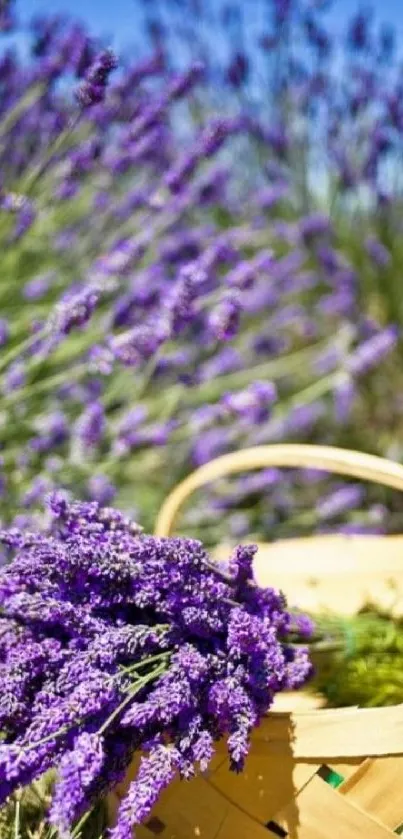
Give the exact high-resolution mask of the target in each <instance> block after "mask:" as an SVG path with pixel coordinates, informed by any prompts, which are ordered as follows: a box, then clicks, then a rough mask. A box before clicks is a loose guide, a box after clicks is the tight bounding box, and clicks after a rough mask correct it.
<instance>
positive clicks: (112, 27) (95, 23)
mask: <svg viewBox="0 0 403 839" xmlns="http://www.w3.org/2000/svg"><path fill="white" fill-rule="evenodd" d="M244 2H245V3H249V2H251V0H244ZM138 5H139V0H21V2H17V8H19V9H20V10H21V12H22V10H23V14H24V17H29V16H31V15H34V14H42V13H43V12H48V13H50V12H52V13H57V12H68V13H69V14H70V15H72V16H74V17H76V16H77V17H80V18H81V19H83V20H85V21H87V23H89V24H90V26H91V29H92V31H93V32H94V34H98V35H102V36H107V37H108V40H109V41H110V43H111V44H113V45H114V46H115V47H118V48H122V47H125V46H129V45H130V44H132V43H133V42H134V40H135V38H134V33H135V29H136V23H137V20H138V15H137V13H136V6H137V8H138ZM358 5H361V6H362V5H365V6H368V5H371V6H372V7H373V8H374V10H375V12H376V16H377V18H378V19H379V20H382V21H385V22H387V23H391V24H393V25H394V26H395V27H396V29H397V30H398V31H399V34H400V35H401V36H403V0H372V2H371V0H369V2H367V0H365V2H364V3H360V2H359V0H335V2H334V10H333V11H332V22H333V23H334V27H335V28H337V29H338V28H339V27H342V26H343V25H344V24H345V22H346V19H347V18H348V17H349V15H350V14H351V11H352V10H353V9H355V8H356V7H357V6H358Z"/></svg>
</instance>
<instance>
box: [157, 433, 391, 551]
mask: <svg viewBox="0 0 403 839" xmlns="http://www.w3.org/2000/svg"><path fill="white" fill-rule="evenodd" d="M268 466H288V467H293V468H295V467H312V468H316V469H323V470H325V471H327V472H334V473H336V474H338V475H349V477H352V478H361V479H362V480H367V481H374V482H375V483H378V484H383V485H384V486H387V487H392V488H393V489H399V490H401V491H402V492H403V466H401V465H400V464H399V463H394V462H393V461H391V460H385V459H384V458H382V457H376V456H375V455H372V454H363V453H362V452H356V451H350V450H349V449H337V448H333V447H332V446H309V445H300V444H297V443H280V444H278V445H272V446H254V447H253V448H251V449H243V450H241V451H239V452H232V453H231V454H225V455H222V457H217V458H215V459H214V460H211V461H210V462H209V463H205V464H204V465H203V466H200V468H199V469H196V470H195V471H194V472H193V473H192V474H191V475H189V477H188V478H185V480H184V481H182V482H181V483H180V484H178V486H177V487H175V489H174V490H172V492H171V493H170V495H168V497H167V498H166V500H165V502H164V504H163V505H162V507H161V510H160V512H159V515H158V517H157V522H156V525H155V534H156V536H169V535H170V534H171V533H172V530H173V527H174V524H175V521H176V517H177V515H178V512H179V510H180V508H181V507H182V504H183V503H184V502H185V501H186V499H187V498H188V496H189V495H191V493H192V492H194V491H195V490H196V489H199V488H200V487H202V486H204V485H205V484H208V483H210V481H214V480H216V479H217V478H222V477H224V476H225V475H232V474H235V473H236V472H244V471H250V470H252V469H261V468H265V467H268Z"/></svg>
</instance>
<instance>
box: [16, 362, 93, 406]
mask: <svg viewBox="0 0 403 839" xmlns="http://www.w3.org/2000/svg"><path fill="white" fill-rule="evenodd" d="M87 373H88V366H87V365H86V364H77V366H76V367H75V368H74V367H73V368H70V369H69V370H68V371H66V370H62V372H60V373H55V375H54V376H49V378H48V379H40V380H39V381H38V382H33V384H31V385H27V386H26V387H24V388H21V389H20V390H16V391H13V392H12V393H9V394H7V395H5V396H4V397H3V402H4V403H5V404H6V405H13V404H14V403H15V402H17V403H21V402H22V401H25V400H26V399H30V397H31V396H38V395H39V394H40V393H46V391H47V390H52V389H53V388H55V387H57V386H58V385H62V384H65V382H66V374H67V377H68V380H69V382H71V380H72V378H73V377H74V381H77V380H78V379H80V378H82V377H84V376H85V375H86V374H87Z"/></svg>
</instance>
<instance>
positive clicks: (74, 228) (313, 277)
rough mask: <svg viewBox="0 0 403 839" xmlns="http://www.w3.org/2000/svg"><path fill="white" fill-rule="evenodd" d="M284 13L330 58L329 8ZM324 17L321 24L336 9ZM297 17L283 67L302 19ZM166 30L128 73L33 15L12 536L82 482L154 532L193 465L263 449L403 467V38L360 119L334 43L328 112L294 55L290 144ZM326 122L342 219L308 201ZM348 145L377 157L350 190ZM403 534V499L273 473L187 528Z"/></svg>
mask: <svg viewBox="0 0 403 839" xmlns="http://www.w3.org/2000/svg"><path fill="white" fill-rule="evenodd" d="M151 5H152V4H151V3H150V7H151ZM186 5H187V4H186V3H184V6H186ZM161 6H164V8H165V10H166V11H168V12H169V8H170V4H169V3H168V2H167V3H165V4H162V3H159V4H158V8H159V7H161ZM269 6H270V8H271V9H272V11H273V14H274V13H275V15H280V11H281V9H283V12H281V14H284V15H286V13H287V14H288V13H289V14H290V15H291V14H292V15H293V18H292V21H293V22H292V27H294V25H297V24H298V26H302V27H303V31H304V32H305V37H306V38H307V39H308V41H309V43H311V41H310V40H309V39H311V40H312V39H313V42H312V44H311V46H312V48H313V46H314V40H315V39H314V36H313V35H312V31H313V30H312V31H311V28H310V27H309V26H308V25H307V23H306V20H307V18H306V17H304V15H306V14H307V12H306V13H305V11H304V9H305V6H306V4H304V5H301V4H298V14H297V5H296V4H292V3H281V4H280V3H279V2H278V0H277V2H275V0H271V2H270V3H269ZM155 7H156V8H157V4H155ZM235 8H238V7H237V6H236V7H235ZM203 9H204V12H205V13H206V14H207V11H208V4H206V5H205V6H203ZM287 10H289V12H288V11H287ZM204 12H203V13H204ZM310 14H311V19H312V21H315V22H316V23H315V25H318V26H319V23H318V20H319V18H318V19H317V15H319V11H318V12H316V11H315V10H314V9H311V11H310ZM294 18H295V19H294ZM161 20H162V18H161ZM231 20H232V18H231ZM273 20H274V24H275V25H276V26H277V27H278V33H277V35H276V37H275V39H274V42H273V44H272V45H271V46H270V50H274V51H276V50H277V49H280V46H279V44H280V41H281V38H280V34H281V33H282V34H281V37H283V34H284V31H285V29H287V27H286V25H285V22H286V20H288V18H286V17H284V18H281V21H280V17H278V18H277V17H275V16H274V18H273ZM304 21H305V22H304ZM280 22H281V26H280ZM274 24H273V25H274ZM364 24H365V22H363V26H364V29H365V25H364ZM10 25H11V24H10ZM232 25H233V24H231V26H232ZM312 25H313V24H312ZM290 26H291V23H290ZM355 26H356V27H357V20H356V21H355ZM150 27H151V23H150V20H149V29H150ZM8 28H9V26H5V27H4V29H6V30H7V29H8ZM151 29H152V27H151ZM200 31H202V29H200ZM231 31H232V30H231ZM276 31H277V30H276ZM290 31H291V30H290ZM352 31H353V30H351V32H352ZM358 31H359V29H357V32H358ZM357 32H356V34H357ZM274 34H275V33H274ZM154 35H155V38H154V41H155V43H154V45H153V47H152V49H151V48H150V51H149V53H148V54H147V55H145V56H144V58H141V60H140V61H139V60H137V61H135V62H128V61H126V60H120V61H119V60H118V59H117V57H116V56H114V55H113V53H112V52H111V51H110V50H109V49H107V48H106V46H105V45H103V44H99V43H96V41H94V40H93V39H92V38H91V37H90V35H89V34H88V33H87V32H86V31H85V30H84V28H83V27H82V25H81V24H78V23H76V22H74V21H72V22H71V21H70V22H69V21H66V20H62V19H59V18H57V17H53V18H48V19H40V20H39V19H38V20H35V21H34V22H33V23H32V26H31V28H30V37H31V42H32V49H31V55H30V58H29V60H26V59H23V58H21V57H20V56H19V55H18V53H17V52H16V51H15V50H13V49H8V48H7V47H5V48H4V49H3V52H2V54H1V59H0V119H1V122H0V159H1V169H2V184H1V195H0V208H1V209H0V212H1V214H0V237H1V246H2V267H1V269H0V270H1V271H2V275H1V276H2V282H1V284H0V297H1V321H0V345H1V353H0V377H1V378H0V389H1V393H2V407H1V413H0V446H1V458H2V460H1V474H0V488H1V494H2V498H1V517H2V519H3V521H4V522H5V523H8V522H12V523H15V524H16V525H18V526H27V527H30V528H31V527H36V526H37V525H38V524H40V523H41V519H40V514H39V513H38V510H40V509H41V507H42V500H43V496H44V495H45V494H46V493H47V492H49V491H50V490H52V488H54V487H56V486H57V487H60V486H61V487H64V488H67V489H71V490H72V491H74V494H75V495H79V496H81V497H83V498H86V499H93V500H97V501H99V502H100V503H102V504H110V503H111V502H112V501H113V502H114V504H115V505H116V506H120V507H122V508H125V509H127V510H129V511H130V513H132V514H134V515H135V516H136V517H137V519H138V520H140V521H141V523H142V524H143V525H144V526H145V528H146V529H149V530H151V529H152V526H153V522H154V520H155V515H156V512H157V510H158V508H159V506H160V504H161V502H162V500H163V498H164V496H165V495H166V493H167V492H168V491H169V489H170V488H172V487H173V486H174V485H175V483H176V482H177V481H179V480H180V479H181V478H182V477H184V476H185V475H186V474H188V473H189V472H190V471H191V470H192V469H193V468H195V467H196V466H198V465H200V464H202V463H204V462H206V461H208V460H210V459H211V458H213V457H215V456H217V455H219V454H222V453H224V452H228V451H232V450H235V449H239V448H241V447H244V446H251V445H256V444H260V443H270V442H278V441H281V440H286V441H293V440H294V441H299V442H312V441H314V442H322V443H326V444H336V445H342V446H350V447H354V448H358V449H363V450H368V451H372V452H375V453H380V454H385V455H389V456H392V457H395V458H397V459H401V457H402V455H403V452H402V450H401V446H400V444H399V443H398V441H399V431H400V415H401V407H402V402H401V397H400V396H399V387H400V381H401V376H400V369H399V368H400V365H399V360H400V354H399V347H398V344H399V332H400V323H401V311H402V309H401V305H402V304H401V295H400V291H399V281H400V275H399V267H400V261H401V256H402V255H403V253H401V251H403V248H402V245H401V235H400V233H401V227H402V221H401V214H400V198H399V185H398V183H395V184H393V189H392V186H391V187H390V190H389V193H388V194H387V190H386V186H387V181H386V180H384V178H383V174H382V173H383V171H384V167H386V168H388V167H389V168H392V169H393V164H394V163H395V161H396V160H397V155H398V153H399V149H400V143H401V139H402V131H403V121H401V120H400V116H399V118H397V116H396V113H397V112H396V113H395V111H393V108H392V106H390V107H389V106H387V105H386V103H387V101H389V99H388V97H389V98H390V96H391V95H392V92H393V94H394V95H395V96H396V97H397V99H399V95H398V91H399V89H400V88H399V84H401V82H402V80H403V77H401V68H400V65H399V62H398V60H397V58H396V61H394V59H393V56H394V52H393V49H392V45H390V50H389V52H388V60H386V58H385V55H384V54H383V53H382V55H381V54H380V52H379V50H378V48H377V50H374V51H373V50H372V46H371V48H369V46H368V44H367V43H366V41H365V38H364V36H362V37H361V35H360V38H361V39H362V38H364V41H365V44H364V45H363V46H360V45H359V44H358V42H357V43H356V42H354V43H353V40H352V35H351V33H350V36H349V38H350V41H349V46H348V61H349V62H350V64H351V67H350V65H349V67H350V70H349V75H348V76H347V74H345V75H343V84H341V85H340V91H339V92H340V93H341V92H342V91H341V88H343V96H344V100H343V102H344V104H343V110H341V111H340V110H337V107H338V106H337V102H335V101H333V98H332V97H333V95H334V96H337V95H338V91H337V90H336V89H334V88H333V86H332V72H334V64H333V63H332V62H331V61H330V59H329V60H328V53H327V51H326V50H322V49H321V48H319V47H318V48H317V49H316V48H315V49H316V52H315V50H314V51H313V54H312V62H313V65H314V66H315V67H316V74H317V75H318V74H322V75H323V77H324V83H323V86H321V85H319V84H318V92H317V95H316V94H315V95H314V94H313V92H312V84H313V76H309V78H308V77H306V76H305V74H303V73H302V74H301V73H299V72H297V70H296V69H295V71H293V73H291V68H290V67H289V65H288V64H286V67H287V68H288V69H287V74H286V81H287V87H286V91H287V97H288V96H290V97H292V109H290V111H288V110H287V113H290V114H291V116H290V120H289V123H287V126H286V127H285V126H282V127H281V130H280V127H279V126H278V125H276V122H275V121H274V120H272V119H270V128H268V125H269V123H268V121H267V114H264V119H263V117H262V118H261V114H262V113H263V109H261V108H259V109H257V111H256V109H255V110H254V111H253V109H251V108H250V107H249V106H248V107H247V103H246V104H245V102H244V101H243V97H238V98H236V97H234V99H233V101H232V100H231V106H229V107H228V109H226V108H224V107H223V108H220V110H217V109H215V107H214V101H213V99H212V98H211V78H212V77H211V72H212V66H211V62H210V58H211V57H210V56H207V59H208V60H207V61H206V60H205V58H206V57H205V56H202V55H201V56H200V60H199V58H198V60H197V61H193V62H192V63H188V64H187V65H186V67H185V68H184V69H179V68H175V67H174V66H173V64H172V61H171V58H170V52H169V48H170V41H169V32H167V34H166V36H165V35H164V36H163V33H162V32H160V33H157V32H155V33H154ZM157 35H158V37H157ZM315 37H316V36H315ZM357 38H358V36H357ZM357 38H356V39H355V40H356V41H357ZM276 39H277V40H276ZM358 40H359V39H358ZM235 43H236V41H234V44H235ZM281 43H282V41H281ZM264 49H266V50H269V47H268V45H267V44H266V47H264ZM329 49H330V48H329ZM385 49H386V47H385ZM270 50H269V51H270ZM384 52H385V50H384ZM270 54H273V55H274V53H270ZM281 54H283V50H282V48H281ZM289 58H290V56H289ZM289 58H287V62H288V60H289ZM201 59H203V61H202V60H201ZM242 66H244V75H245V84H246V77H247V76H248V70H247V68H248V67H249V64H248V61H247V60H246V58H245V60H241V58H240V57H239V59H238V71H239V75H242ZM354 68H356V71H357V75H356V76H355V70H354V72H353V69H354ZM364 69H365V72H366V73H368V74H372V75H371V78H373V87H371V88H370V90H371V92H370V94H369V99H365V97H364V98H363V97H361V98H360V99H359V103H358V104H357V106H356V108H355V109H354V108H353V107H352V100H351V96H352V88H351V89H350V87H349V85H353V81H352V80H353V79H355V78H356V79H357V85H358V86H360V85H361V84H364V82H363V78H364V77H363V76H362V74H363V73H364ZM312 72H313V69H312ZM360 74H361V75H360ZM399 74H400V75H399ZM389 76H390V78H391V79H392V78H393V80H394V81H393V83H392V82H390V83H389V81H388V79H389ZM281 79H282V76H281ZM325 82H326V83H325ZM344 82H345V83H346V85H347V87H345V86H344ZM225 83H226V84H227V85H228V84H230V85H232V87H235V88H236V89H237V90H238V91H239V90H240V89H242V87H243V81H242V83H241V82H240V83H239V84H238V83H237V84H234V78H232V77H228V78H227V79H226V82H225ZM284 83H285V82H284ZM303 84H304V85H305V87H304V90H303V92H301V90H300V87H301V85H303ZM365 84H367V82H366V83H365ZM368 84H369V82H368ZM371 84H372V82H371ZM281 85H283V81H282V82H281ZM283 89H284V88H283V86H281V91H283ZM359 89H360V90H361V88H360V87H359ZM223 90H224V88H223ZM274 92H275V91H274V88H273V96H274ZM330 93H331V96H330ZM302 94H304V95H302ZM222 96H223V97H224V94H223V93H222ZM287 97H286V98H285V99H284V102H286V101H287ZM382 97H384V98H383V99H382ZM385 97H386V98H385ZM280 99H281V101H283V93H282V95H281V97H280ZM223 101H224V99H223ZM226 101H227V100H226V99H225V102H226ZM228 101H229V100H228ZM290 101H291V100H290ZM200 103H202V107H197V105H198V104H200ZM322 105H326V107H327V108H328V110H327V112H326V113H323V115H322V117H321V118H320V120H319V123H317V122H316V120H317V112H316V107H318V108H322ZM381 105H382V107H381ZM395 105H396V109H397V110H399V102H398V101H396V103H395ZM336 106H337V107H336ZM273 108H275V103H274V101H273ZM227 111H228V112H227ZM196 112H197V118H196V116H195V114H196ZM272 113H273V114H274V111H270V115H271V114H272ZM370 116H371V119H370ZM372 117H373V118H372ZM330 120H333V121H334V122H335V131H334V133H331V134H329V127H330V122H329V121H330ZM315 124H319V126H320V129H321V132H320V133H321V134H322V129H323V131H324V134H323V138H327V139H326V143H325V145H323V143H322V144H321V161H322V162H321V163H320V166H319V163H318V170H317V171H319V169H320V167H322V163H323V159H324V158H323V155H322V152H323V151H324V150H326V154H328V157H327V158H326V159H327V161H328V163H329V162H330V163H331V170H327V174H329V172H331V174H332V177H331V178H330V180H329V178H327V176H326V177H324V178H323V179H322V180H323V183H326V185H327V186H328V187H329V189H330V190H331V192H332V196H333V198H332V202H331V204H330V203H329V196H328V195H327V196H326V198H325V196H324V194H322V193H323V192H324V191H323V190H318V189H311V188H310V186H309V180H310V178H311V177H312V176H315V172H316V169H315V165H314V163H313V162H312V159H311V162H309V161H308V160H307V159H305V162H304V166H305V169H304V172H305V187H304V196H305V197H304V200H303V201H302V198H301V196H302V193H301V178H300V174H301V172H300V169H301V161H302V156H301V154H300V153H299V152H298V154H296V150H298V148H299V146H298V143H299V142H300V134H299V130H300V126H301V125H302V126H303V127H304V131H305V128H307V129H308V128H309V130H310V131H311V135H312V136H313V137H314V140H315V142H314V143H313V145H311V139H310V137H311V135H309V134H304V143H308V149H309V151H310V153H312V154H313V153H314V151H315V148H316V143H317V142H319V140H320V138H319V137H317V136H315V133H314V126H315ZM184 126H185V128H186V130H184ZM375 127H376V136H377V137H378V138H380V137H381V136H382V137H386V136H387V137H390V138H392V139H391V140H390V142H389V141H388V142H387V143H386V141H385V143H383V142H382V143H381V142H380V141H379V142H378V140H377V141H376V143H377V145H376V148H377V152H376V154H375V152H374V148H375V146H374V143H375V140H374V137H375V134H374V131H375ZM283 129H284V130H283ZM336 129H337V130H336ZM343 132H344V133H343ZM350 135H351V141H350V139H349V141H348V142H346V137H347V136H348V137H349V138H350ZM281 138H283V139H284V138H285V140H284V142H283V140H281ZM323 138H322V139H323ZM362 138H364V140H363V139H362ZM355 142H357V144H358V145H357V146H355ZM342 148H343V149H344V151H345V152H347V151H348V152H349V153H350V152H351V154H352V155H353V157H354V155H355V151H354V149H356V148H359V150H360V154H361V153H362V160H361V159H360V160H356V159H355V158H354V173H355V174H354V178H352V179H350V180H348V182H347V181H346V180H345V179H344V181H343V177H342V171H343V166H344V165H347V163H345V164H344V163H342V161H339V163H340V165H338V164H337V165H336V160H337V155H338V152H337V149H339V151H340V149H342ZM367 152H368V154H369V155H370V157H371V161H372V163H371V166H370V167H369V168H368V166H367V164H365V166H364V167H363V166H362V163H363V160H364V157H365V154H367ZM256 161H258V164H259V166H258V168H257V169H256ZM348 165H349V166H350V165H351V166H352V161H349V163H348ZM325 175H326V171H325ZM321 178H322V176H321ZM322 180H321V183H322ZM392 180H393V179H392ZM380 184H382V190H381V189H380ZM363 186H365V188H366V190H367V193H366V195H365V196H364V198H362V199H361V194H362V188H363ZM384 187H385V189H384ZM302 197H303V196H302ZM402 519H403V516H402V505H401V503H400V500H399V499H398V498H396V496H395V495H392V494H390V495H389V494H387V493H386V492H384V491H383V490H377V489H374V488H372V489H371V490H368V492H366V491H365V490H364V489H363V488H361V487H358V486H357V485H355V484H352V485H350V484H348V483H341V482H340V481H339V480H337V481H335V480H334V479H332V478H329V477H328V476H325V475H318V474H312V473H309V472H307V471H306V470H305V471H300V472H296V471H289V472H286V473H284V472H281V473H280V472H277V471H276V470H269V471H268V472H267V471H266V472H262V473H261V474H260V475H246V476H245V477H243V478H240V479H237V480H236V481H227V482H222V483H221V484H218V485H217V486H215V487H213V488H211V490H210V491H209V493H208V495H206V494H204V495H203V496H202V497H200V498H199V499H196V500H195V501H194V502H193V507H192V509H191V510H190V511H189V513H188V515H187V519H186V521H184V523H183V526H184V527H185V525H186V528H187V530H190V531H191V532H192V534H193V535H201V536H202V537H203V538H204V539H205V541H207V542H209V541H210V542H214V541H218V540H220V539H222V538H224V537H226V536H228V534H230V535H231V536H233V537H234V539H238V538H241V537H242V536H244V535H247V534H248V536H251V535H253V536H256V537H262V536H264V537H265V538H277V537H279V536H288V535H291V534H295V533H300V532H305V531H310V532H311V531H312V530H314V529H319V530H320V531H322V532H323V531H326V530H328V529H332V528H333V527H336V528H338V529H340V528H342V529H344V530H346V531H347V532H351V531H356V530H359V531H362V530H364V531H367V530H376V531H380V530H381V531H383V530H387V531H393V530H396V529H399V528H400V527H401V525H402Z"/></svg>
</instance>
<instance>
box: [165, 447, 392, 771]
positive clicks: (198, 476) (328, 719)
mask: <svg viewBox="0 0 403 839" xmlns="http://www.w3.org/2000/svg"><path fill="white" fill-rule="evenodd" d="M270 466H285V467H290V468H296V467H297V468H301V467H302V468H316V469H322V470H324V471H327V472H335V473H337V474H341V475H346V476H350V477H356V478H358V479H363V480H369V481H374V482H376V483H380V484H383V485H384V486H389V487H391V488H394V489H397V490H400V491H403V465H401V464H399V463H396V462H394V461H391V460H388V459H386V458H381V457H378V456H376V455H372V454H366V453H363V452H358V451H354V450H352V449H342V448H336V447H333V446H321V445H308V444H299V443H278V444H277V443H276V444H271V445H265V446H253V447H251V448H248V449H241V450H239V451H236V452H232V453H230V454H225V455H221V457H217V458H215V459H213V460H211V461H209V462H208V463H205V464H204V465H202V466H200V467H199V468H198V469H196V470H195V471H194V472H192V473H191V474H190V475H189V476H188V477H187V478H185V479H184V480H183V481H182V482H181V483H179V484H178V485H177V486H176V487H175V488H174V489H173V490H172V491H171V492H170V493H169V495H168V496H167V498H166V499H165V501H164V503H163V505H162V507H161V509H160V511H159V514H158V516H157V519H156V525H155V530H154V532H155V535H156V536H159V537H166V536H169V535H170V533H171V531H172V528H173V526H174V523H175V519H176V516H177V514H178V512H179V510H180V508H181V506H182V504H183V503H184V501H186V499H187V498H188V496H189V495H190V494H191V493H192V492H194V491H195V490H196V489H199V488H201V487H202V486H204V485H205V484H207V483H209V482H210V481H213V480H216V479H218V478H220V477H223V476H225V475H230V474H236V473H239V472H242V471H250V470H255V469H263V468H267V467H270ZM308 538H309V537H308ZM312 538H314V537H312ZM375 538H376V537H375ZM384 538H387V537H384ZM290 541H292V540H290ZM349 713H350V714H351V713H353V715H354V726H356V725H357V720H358V727H359V729H360V730H361V728H362V727H363V726H364V725H365V726H366V727H367V726H368V722H370V723H371V725H370V732H371V734H372V735H373V737H375V735H376V736H378V739H379V731H380V730H381V727H382V725H383V726H388V727H387V729H386V730H385V736H384V741H385V742H384V744H383V746H384V747H383V748H382V750H381V751H375V752H371V750H368V751H367V750H366V749H364V750H363V751H361V752H360V753H359V754H358V753H356V752H354V755H356V756H362V755H363V754H366V755H370V754H382V755H385V754H403V704H400V705H390V706H386V707H380V708H359V707H354V708H350V709H346V708H336V709H328V708H322V709H315V710H312V711H298V710H296V711H293V712H290V713H286V714H285V713H284V712H283V711H275V710H273V711H269V712H268V714H267V715H266V716H265V718H264V720H265V721H270V720H271V721H275V720H276V719H277V720H278V721H281V720H283V721H284V719H286V720H288V723H289V724H290V723H291V724H293V723H294V721H295V730H296V731H298V727H299V725H303V721H304V720H305V722H307V721H309V719H312V718H314V719H315V720H319V719H320V720H321V721H322V723H323V724H325V723H327V724H328V723H331V725H333V726H334V727H335V728H336V729H337V730H338V731H339V734H340V736H341V733H342V726H340V725H339V722H340V719H341V718H342V717H344V720H343V726H344V724H345V723H346V722H347V720H348V714H349ZM399 723H400V726H399ZM283 724H284V723H283ZM399 727H400V729H401V730H400V731H399ZM257 731H258V732H259V729H257ZM397 735H399V736H397ZM351 736H353V732H352V731H351ZM367 736H368V732H367ZM354 737H355V734H354ZM373 742H374V747H375V745H376V742H377V741H376V739H374V741H373ZM397 742H398V743H400V744H401V745H400V747H399V746H397V745H396V743H397ZM345 748H347V744H346V747H345ZM315 754H316V756H317V752H316V753H315ZM338 756H346V752H345V751H344V752H343V754H340V753H339V755H338Z"/></svg>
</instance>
